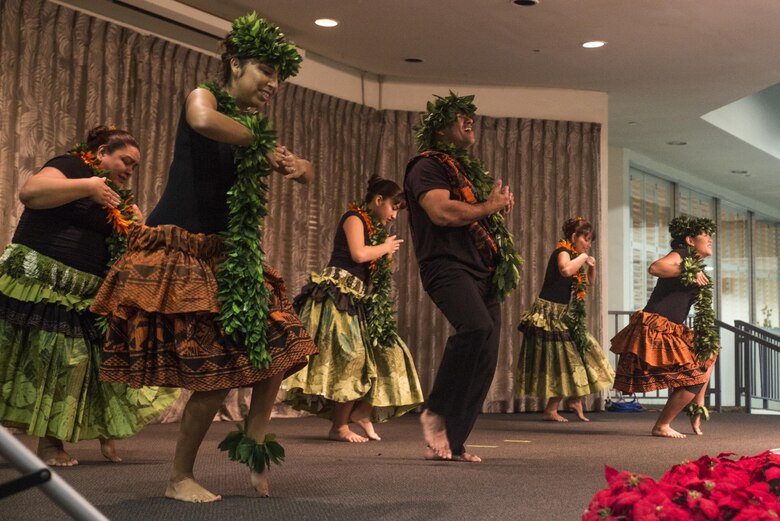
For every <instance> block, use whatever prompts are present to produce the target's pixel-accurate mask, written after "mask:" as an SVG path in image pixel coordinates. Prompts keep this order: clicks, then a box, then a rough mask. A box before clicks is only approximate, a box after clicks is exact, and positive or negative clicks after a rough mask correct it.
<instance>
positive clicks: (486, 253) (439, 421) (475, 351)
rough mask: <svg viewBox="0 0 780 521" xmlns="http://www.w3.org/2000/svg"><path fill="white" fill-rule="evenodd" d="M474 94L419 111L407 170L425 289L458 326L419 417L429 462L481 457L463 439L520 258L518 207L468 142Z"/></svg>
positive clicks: (489, 367) (483, 386) (483, 387)
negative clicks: (509, 223)
mask: <svg viewBox="0 0 780 521" xmlns="http://www.w3.org/2000/svg"><path fill="white" fill-rule="evenodd" d="M473 100H474V96H464V97H458V96H456V95H455V94H453V93H452V92H450V95H449V96H447V97H446V98H442V97H440V96H436V99H435V100H434V101H433V102H429V103H428V107H427V111H426V112H425V113H423V114H422V115H421V118H420V126H419V128H418V131H417V135H416V139H417V145H418V147H419V151H420V154H419V155H418V156H416V157H414V158H413V159H412V160H411V161H410V162H409V164H408V165H407V167H406V176H405V178H404V191H405V192H406V196H407V202H408V208H409V219H410V221H409V222H410V225H411V228H412V240H413V243H414V249H415V254H416V255H417V261H418V263H419V265H420V278H421V279H422V284H423V287H424V288H425V291H426V292H427V293H428V295H430V297H431V299H432V300H433V302H434V303H435V304H436V306H437V307H438V308H439V309H440V310H441V311H442V313H444V316H445V317H446V318H447V320H448V321H449V322H450V324H452V326H453V327H454V328H455V334H454V335H452V336H451V337H449V339H448V340H447V345H446V347H445V350H444V355H443V357H442V361H441V365H440V366H439V371H438V373H437V375H436V380H435V382H434V386H433V389H432V391H431V394H430V396H429V397H428V401H427V402H426V404H425V410H424V411H423V413H422V415H421V416H420V421H421V423H422V427H423V435H424V437H425V442H426V444H427V447H426V448H425V452H424V456H425V458H426V459H456V460H460V461H469V462H478V461H481V460H480V458H479V457H478V456H475V455H473V454H469V453H467V452H465V448H464V443H465V441H466V438H468V435H469V433H470V432H471V429H472V428H473V426H474V422H475V421H476V418H477V415H479V412H480V409H481V407H482V402H483V401H484V400H485V396H486V395H487V392H488V389H489V388H490V384H491V382H492V381H493V374H494V372H495V369H496V363H497V360H498V343H499V335H500V330H501V313H500V311H501V310H500V301H501V300H503V298H504V297H506V295H508V294H509V292H511V290H513V289H514V288H515V287H517V282H518V279H519V276H520V274H519V268H520V265H521V264H522V259H521V258H520V256H519V255H518V254H517V252H516V251H515V249H514V244H513V241H512V236H511V234H510V233H509V232H508V230H507V229H506V226H505V221H504V215H503V214H505V213H507V212H509V211H510V210H511V209H512V206H513V205H514V196H513V195H512V193H511V192H510V190H509V187H508V186H502V182H501V181H500V180H494V179H493V178H492V177H491V176H489V175H488V174H487V172H485V170H484V168H483V166H482V163H481V162H480V161H479V160H477V159H475V158H474V157H472V156H471V155H470V154H469V153H468V152H467V150H468V148H469V147H471V146H473V145H474V143H475V140H476V138H475V135H474V127H473V125H474V119H473V117H474V113H475V112H476V109H477V108H476V106H475V105H474V104H473V103H472V101H473Z"/></svg>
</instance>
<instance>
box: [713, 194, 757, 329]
mask: <svg viewBox="0 0 780 521" xmlns="http://www.w3.org/2000/svg"><path fill="white" fill-rule="evenodd" d="M718 240H719V242H720V250H718V254H719V255H720V288H719V290H720V291H718V293H719V295H720V315H721V317H720V318H721V320H723V321H724V322H729V323H733V322H734V321H735V320H744V321H745V322H749V321H750V269H749V267H750V245H749V244H748V212H747V210H746V209H744V208H740V207H738V206H735V205H732V204H730V203H727V202H723V203H722V204H721V206H720V227H719V228H718ZM716 289H718V288H716Z"/></svg>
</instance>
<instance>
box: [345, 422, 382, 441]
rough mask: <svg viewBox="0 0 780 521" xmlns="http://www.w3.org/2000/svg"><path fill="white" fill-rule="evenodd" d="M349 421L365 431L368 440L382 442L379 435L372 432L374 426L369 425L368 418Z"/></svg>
mask: <svg viewBox="0 0 780 521" xmlns="http://www.w3.org/2000/svg"><path fill="white" fill-rule="evenodd" d="M350 419H351V420H352V421H353V422H355V423H357V424H358V425H360V428H361V429H363V430H364V431H365V433H366V436H367V437H368V439H369V440H374V441H381V440H382V438H380V437H379V434H377V433H376V431H375V430H374V424H373V423H371V420H369V419H368V418H361V419H356V418H350Z"/></svg>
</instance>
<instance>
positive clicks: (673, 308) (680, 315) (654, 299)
mask: <svg viewBox="0 0 780 521" xmlns="http://www.w3.org/2000/svg"><path fill="white" fill-rule="evenodd" d="M672 251H675V252H677V253H678V254H680V257H682V258H683V261H684V260H685V258H686V257H687V256H688V249H687V248H679V249H675V250H672ZM698 295H699V286H694V287H690V286H686V285H684V284H683V283H682V280H681V278H680V277H668V278H659V279H658V282H656V283H655V288H654V289H653V293H652V294H651V295H650V300H648V301H647V305H646V306H645V311H647V312H648V313H656V314H658V315H661V316H662V317H664V318H666V319H667V320H669V321H671V322H674V323H676V324H682V323H683V322H685V319H686V318H687V317H688V313H689V312H690V310H691V306H692V305H693V303H694V302H695V301H696V297H697V296H698Z"/></svg>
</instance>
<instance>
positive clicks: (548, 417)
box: [542, 411, 569, 423]
mask: <svg viewBox="0 0 780 521" xmlns="http://www.w3.org/2000/svg"><path fill="white" fill-rule="evenodd" d="M542 419H543V420H544V421H548V422H561V423H566V422H568V421H569V420H567V419H566V418H564V417H563V416H561V415H560V414H558V411H553V412H547V411H545V412H544V414H543V415H542Z"/></svg>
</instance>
